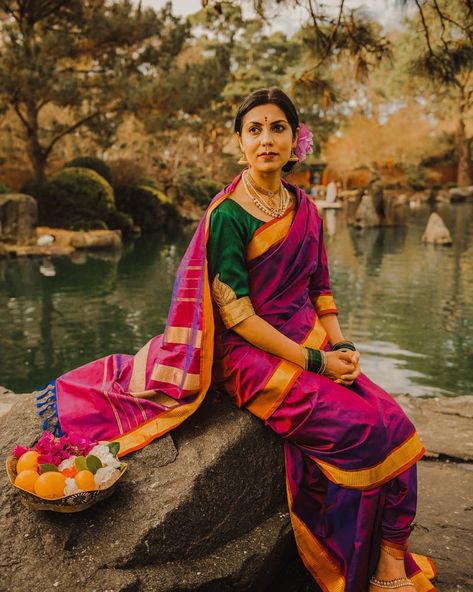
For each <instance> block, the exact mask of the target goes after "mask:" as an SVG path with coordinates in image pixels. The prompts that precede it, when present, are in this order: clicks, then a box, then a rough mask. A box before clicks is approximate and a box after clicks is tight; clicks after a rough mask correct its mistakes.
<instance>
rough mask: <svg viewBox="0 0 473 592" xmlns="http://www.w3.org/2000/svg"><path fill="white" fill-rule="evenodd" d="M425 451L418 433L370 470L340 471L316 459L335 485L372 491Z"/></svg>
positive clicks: (404, 468)
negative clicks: (371, 489)
mask: <svg viewBox="0 0 473 592" xmlns="http://www.w3.org/2000/svg"><path fill="white" fill-rule="evenodd" d="M424 452H425V449H424V446H423V445H422V442H421V440H420V438H419V435H418V434H417V432H414V434H412V436H411V437H410V438H408V439H407V440H405V441H404V442H403V443H402V444H401V445H400V446H398V447H397V448H395V449H394V450H393V451H391V452H390V453H389V454H388V456H387V457H386V458H385V459H384V460H383V461H381V462H380V463H378V464H377V465H375V466H373V467H369V468H368V469H352V470H346V469H340V468H339V467H335V466H333V465H330V464H329V463H327V462H325V461H322V460H319V459H314V460H315V462H316V463H317V465H318V466H319V467H320V470H321V471H322V472H323V473H324V475H325V476H326V477H327V478H328V479H330V481H332V482H333V483H336V484H338V485H343V486H344V487H351V488H353V489H370V488H372V487H377V486H378V485H382V484H383V483H385V482H386V481H389V480H390V479H392V478H394V477H395V476H396V475H399V474H400V473H402V471H404V470H406V469H407V468H408V467H409V466H411V465H412V464H413V463H414V462H415V461H417V460H419V458H420V457H421V456H422V455H423V454H424Z"/></svg>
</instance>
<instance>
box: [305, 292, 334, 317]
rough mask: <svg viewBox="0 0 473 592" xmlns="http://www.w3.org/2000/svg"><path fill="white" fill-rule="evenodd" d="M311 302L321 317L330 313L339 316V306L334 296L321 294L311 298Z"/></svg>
mask: <svg viewBox="0 0 473 592" xmlns="http://www.w3.org/2000/svg"><path fill="white" fill-rule="evenodd" d="M311 300H312V304H313V305H314V308H315V311H316V312H317V314H318V315H319V317H321V316H322V315H324V314H329V313H333V314H338V309H337V305H336V304H335V300H334V298H333V295H332V294H321V295H320V296H317V297H314V298H311Z"/></svg>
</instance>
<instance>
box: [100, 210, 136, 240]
mask: <svg viewBox="0 0 473 592" xmlns="http://www.w3.org/2000/svg"><path fill="white" fill-rule="evenodd" d="M106 222H107V226H108V227H109V228H110V229H111V230H121V231H122V236H123V237H127V236H131V235H132V234H133V226H134V224H133V218H132V217H131V216H129V215H128V214H125V212H120V211H119V210H112V211H111V212H110V214H109V215H108V218H107V220H106Z"/></svg>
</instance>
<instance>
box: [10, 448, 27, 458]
mask: <svg viewBox="0 0 473 592" xmlns="http://www.w3.org/2000/svg"><path fill="white" fill-rule="evenodd" d="M28 450H32V449H31V448H28V447H26V446H15V448H14V449H13V451H12V454H13V456H15V457H16V458H20V456H21V455H22V454H24V453H25V452H28Z"/></svg>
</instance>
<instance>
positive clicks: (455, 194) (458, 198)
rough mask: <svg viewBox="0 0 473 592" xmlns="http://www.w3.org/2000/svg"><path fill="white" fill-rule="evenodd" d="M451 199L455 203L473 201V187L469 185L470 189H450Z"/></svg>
mask: <svg viewBox="0 0 473 592" xmlns="http://www.w3.org/2000/svg"><path fill="white" fill-rule="evenodd" d="M450 199H451V201H452V202H453V203H458V202H462V201H466V200H470V199H473V185H469V186H468V187H452V189H450Z"/></svg>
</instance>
